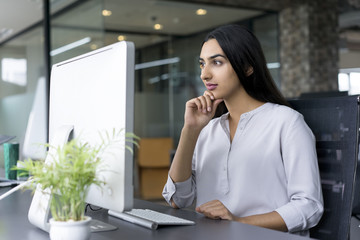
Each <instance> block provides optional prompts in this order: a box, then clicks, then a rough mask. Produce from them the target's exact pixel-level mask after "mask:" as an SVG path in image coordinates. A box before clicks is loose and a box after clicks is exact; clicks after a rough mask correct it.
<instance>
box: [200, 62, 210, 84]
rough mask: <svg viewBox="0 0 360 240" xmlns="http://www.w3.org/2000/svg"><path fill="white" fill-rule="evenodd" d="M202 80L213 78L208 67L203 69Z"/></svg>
mask: <svg viewBox="0 0 360 240" xmlns="http://www.w3.org/2000/svg"><path fill="white" fill-rule="evenodd" d="M200 78H201V79H202V80H204V81H205V80H209V79H210V78H211V72H210V70H209V69H208V68H207V66H206V65H205V66H204V67H203V68H202V69H201V74H200Z"/></svg>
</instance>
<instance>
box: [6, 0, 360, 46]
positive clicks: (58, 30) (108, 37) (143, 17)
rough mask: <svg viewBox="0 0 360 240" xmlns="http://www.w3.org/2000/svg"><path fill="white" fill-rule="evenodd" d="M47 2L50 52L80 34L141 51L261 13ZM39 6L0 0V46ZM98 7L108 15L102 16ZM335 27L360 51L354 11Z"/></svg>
mask: <svg viewBox="0 0 360 240" xmlns="http://www.w3.org/2000/svg"><path fill="white" fill-rule="evenodd" d="M50 3H51V12H52V13H53V14H54V15H55V16H56V17H54V18H53V19H52V22H51V23H52V26H53V32H52V33H53V36H52V47H53V48H57V47H60V46H62V45H64V44H66V43H71V42H73V41H77V40H79V39H81V38H83V37H84V35H92V41H93V43H94V45H95V44H96V42H102V44H104V45H108V44H110V43H113V42H115V41H117V37H118V36H119V35H125V36H127V37H128V39H127V40H129V41H133V42H135V44H136V46H137V47H144V46H147V45H152V44H154V43H158V42H161V41H164V40H166V39H168V37H169V36H174V35H175V36H187V35H191V34H193V33H198V32H202V31H207V30H208V29H211V28H214V27H216V26H218V25H222V24H225V23H230V22H236V21H241V20H244V19H247V18H250V17H255V16H258V15H261V14H264V12H262V11H255V10H248V9H240V8H234V7H231V8H230V7H221V6H216V5H200V4H192V3H185V2H177V1H166V0H92V1H79V0H50ZM42 4H43V0H0V6H1V8H0V45H1V43H3V42H5V41H6V40H7V39H10V38H11V37H12V36H14V35H16V34H18V33H20V32H22V31H24V29H28V28H31V27H32V26H36V25H40V24H41V20H42V16H43V10H42V9H43V6H42ZM64 8H67V9H68V11H66V13H64V14H56V13H60V12H61V10H62V9H64ZM200 8H203V9H206V11H207V14H206V15H202V16H199V15H196V14H195V12H196V10H197V9H200ZM104 9H106V10H110V11H111V12H112V14H111V15H110V16H107V17H104V16H102V15H101V11H102V10H104ZM79 12H81V14H79ZM156 23H158V24H162V26H163V28H162V29H161V30H155V29H154V24H156ZM339 26H340V30H341V31H340V33H341V34H340V40H341V43H342V44H341V45H342V46H345V47H346V48H351V49H354V50H360V30H359V29H360V11H348V12H344V13H342V14H341V15H340V17H339ZM99 29H106V30H107V31H106V34H103V33H102V34H100V35H99ZM101 32H103V31H101ZM32 35H37V37H38V38H39V35H42V32H41V31H40V30H39V31H38V32H33V33H32ZM38 38H37V39H36V41H38ZM31 39H33V38H32V37H31V36H29V37H25V38H19V39H17V40H16V41H12V42H11V44H12V45H15V46H19V45H25V44H26V43H28V41H31ZM99 45H101V44H99Z"/></svg>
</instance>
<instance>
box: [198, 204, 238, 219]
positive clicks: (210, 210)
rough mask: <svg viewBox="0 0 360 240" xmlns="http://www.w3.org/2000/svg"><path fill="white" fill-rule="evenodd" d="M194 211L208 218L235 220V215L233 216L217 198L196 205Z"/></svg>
mask: <svg viewBox="0 0 360 240" xmlns="http://www.w3.org/2000/svg"><path fill="white" fill-rule="evenodd" d="M196 211H197V212H199V213H202V214H204V215H205V216H206V217H208V218H212V219H226V220H230V221H236V216H234V215H233V214H232V213H231V212H230V211H229V210H228V209H227V208H226V207H225V206H224V204H223V203H222V202H220V201H219V200H212V201H210V202H207V203H204V204H203V205H201V206H199V207H197V208H196Z"/></svg>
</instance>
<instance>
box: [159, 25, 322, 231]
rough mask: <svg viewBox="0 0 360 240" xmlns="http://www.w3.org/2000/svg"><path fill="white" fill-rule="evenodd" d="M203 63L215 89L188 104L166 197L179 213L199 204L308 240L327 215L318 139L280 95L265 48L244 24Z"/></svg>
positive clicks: (212, 214)
mask: <svg viewBox="0 0 360 240" xmlns="http://www.w3.org/2000/svg"><path fill="white" fill-rule="evenodd" d="M199 63H200V68H201V79H202V81H203V83H204V84H205V86H206V88H207V90H206V91H205V92H204V94H203V95H202V96H199V97H197V98H193V99H191V100H189V101H188V102H187V103H186V110H185V117H184V118H185V119H184V120H185V121H184V126H183V129H182V132H181V137H180V140H179V145H178V148H177V151H176V154H175V156H174V160H173V163H172V165H171V168H170V171H169V177H168V180H167V183H166V185H165V187H164V191H163V196H164V198H165V199H166V200H167V201H168V202H169V204H171V205H172V206H173V207H175V208H182V207H186V206H189V205H191V204H192V202H193V201H194V199H195V198H196V211H198V212H199V213H202V214H204V215H205V216H207V217H209V218H214V219H219V218H220V219H227V220H233V221H239V222H242V223H247V224H252V225H257V226H262V227H266V228H271V229H276V230H281V231H289V232H298V233H299V234H301V235H307V234H308V231H306V230H307V229H309V228H311V227H313V226H314V225H316V224H317V223H318V221H319V220H320V218H321V216H322V213H323V200H322V192H321V184H320V177H319V169H318V164H317V156H316V149H315V139H314V136H313V134H312V132H311V130H310V129H309V127H308V126H307V125H306V123H305V122H304V119H303V117H302V115H301V114H299V113H298V112H296V111H294V110H293V109H291V108H290V107H288V103H287V102H286V100H285V99H284V97H283V96H282V95H281V93H280V92H279V91H278V90H277V88H276V85H275V84H274V82H273V80H272V78H271V76H270V73H269V71H268V69H267V66H266V61H265V57H264V54H263V52H262V49H261V46H260V43H259V41H258V40H257V39H256V37H255V36H254V35H253V34H252V33H251V32H250V31H248V30H247V29H245V28H243V27H241V26H239V25H226V26H222V27H219V28H217V29H215V30H214V31H212V32H211V33H209V34H208V35H207V37H206V38H205V41H204V43H203V45H202V49H201V53H200V58H199ZM215 114H220V116H219V117H215V118H214V116H215Z"/></svg>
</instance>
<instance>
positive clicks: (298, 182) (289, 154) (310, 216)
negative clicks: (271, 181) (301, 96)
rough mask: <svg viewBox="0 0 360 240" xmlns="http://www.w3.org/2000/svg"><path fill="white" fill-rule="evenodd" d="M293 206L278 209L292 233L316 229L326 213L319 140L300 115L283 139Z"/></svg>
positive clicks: (283, 150) (285, 164)
mask: <svg viewBox="0 0 360 240" xmlns="http://www.w3.org/2000/svg"><path fill="white" fill-rule="evenodd" d="M281 146H282V149H281V150H282V156H283V163H284V167H285V172H286V176H287V181H288V182H287V184H288V190H287V191H288V197H289V199H290V201H289V203H288V204H286V205H284V206H282V207H280V208H278V209H276V211H277V212H278V213H279V214H280V215H281V217H282V218H283V219H284V221H285V223H286V225H287V228H288V230H289V232H296V231H302V230H307V229H309V228H311V227H313V226H315V225H316V224H317V223H318V222H319V220H320V218H321V216H322V214H323V211H324V207H323V197H322V190H321V182H320V174H319V166H318V161H317V154H316V148H315V137H314V135H313V133H312V132H311V130H310V128H309V127H308V126H307V124H306V123H305V121H304V119H303V116H302V115H301V114H296V116H295V117H294V118H293V120H292V122H291V124H290V126H289V128H288V129H287V130H286V131H285V133H284V137H283V138H282V139H281Z"/></svg>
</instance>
